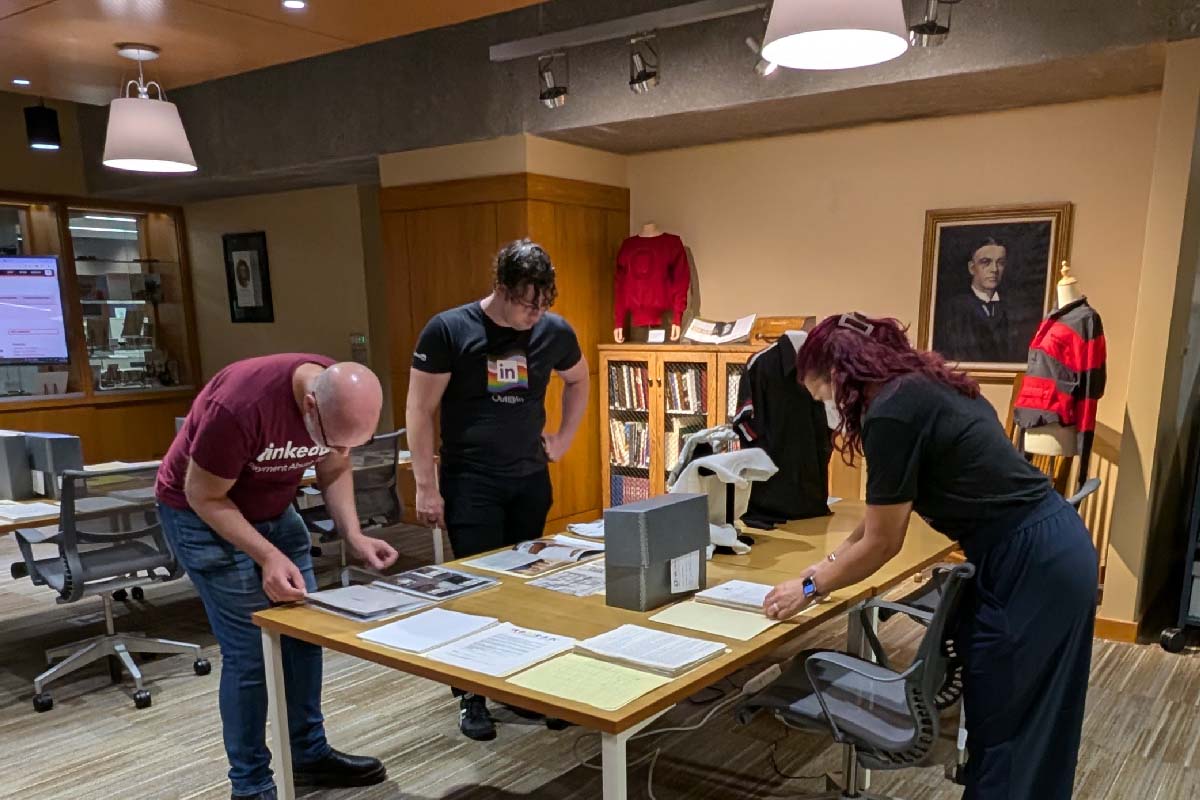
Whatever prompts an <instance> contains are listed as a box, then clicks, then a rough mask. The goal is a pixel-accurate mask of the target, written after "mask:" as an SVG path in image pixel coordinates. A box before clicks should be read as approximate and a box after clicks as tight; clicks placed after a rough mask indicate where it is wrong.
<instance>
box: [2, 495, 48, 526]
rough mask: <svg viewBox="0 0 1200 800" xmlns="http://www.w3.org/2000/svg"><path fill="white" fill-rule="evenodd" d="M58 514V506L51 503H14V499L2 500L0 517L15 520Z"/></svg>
mask: <svg viewBox="0 0 1200 800" xmlns="http://www.w3.org/2000/svg"><path fill="white" fill-rule="evenodd" d="M57 516H58V506H57V505H54V504H51V503H14V502H13V501H12V500H0V517H3V518H4V519H9V520H12V521H13V522H20V521H22V520H27V519H42V518H45V517H57Z"/></svg>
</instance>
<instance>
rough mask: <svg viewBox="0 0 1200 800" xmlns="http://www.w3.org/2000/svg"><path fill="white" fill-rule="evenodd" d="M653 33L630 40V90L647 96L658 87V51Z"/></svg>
mask: <svg viewBox="0 0 1200 800" xmlns="http://www.w3.org/2000/svg"><path fill="white" fill-rule="evenodd" d="M655 39H656V36H655V34H653V33H643V34H639V35H638V36H634V37H633V38H632V39H630V40H629V89H630V90H631V91H632V92H633V93H634V94H645V93H646V92H648V91H650V90H651V89H653V88H654V87H655V86H658V81H659V74H658V50H657V49H656V48H655V46H654V41H655Z"/></svg>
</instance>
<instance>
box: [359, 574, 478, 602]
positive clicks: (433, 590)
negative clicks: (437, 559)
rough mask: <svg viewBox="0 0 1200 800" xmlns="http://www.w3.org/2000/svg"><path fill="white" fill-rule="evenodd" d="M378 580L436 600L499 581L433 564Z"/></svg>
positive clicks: (455, 595) (427, 598) (462, 593)
mask: <svg viewBox="0 0 1200 800" xmlns="http://www.w3.org/2000/svg"><path fill="white" fill-rule="evenodd" d="M380 581H381V582H383V583H386V584H388V585H390V586H393V587H395V588H397V589H399V590H400V591H402V592H408V593H409V594H411V595H416V596H417V597H422V598H424V599H426V600H432V601H433V602H435V603H438V602H441V601H442V600H451V599H453V598H455V597H462V596H463V595H465V594H471V593H472V592H478V591H479V590H481V589H489V588H491V587H493V586H495V585H497V584H498V583H499V581H497V580H495V579H493V578H485V577H483V576H482V575H472V574H471V573H469V572H460V571H459V570H456V569H449V568H448V567H439V566H436V565H433V566H428V567H419V568H417V569H410V570H409V571H408V572H401V573H399V574H397V575H392V576H390V577H387V578H381V579H380Z"/></svg>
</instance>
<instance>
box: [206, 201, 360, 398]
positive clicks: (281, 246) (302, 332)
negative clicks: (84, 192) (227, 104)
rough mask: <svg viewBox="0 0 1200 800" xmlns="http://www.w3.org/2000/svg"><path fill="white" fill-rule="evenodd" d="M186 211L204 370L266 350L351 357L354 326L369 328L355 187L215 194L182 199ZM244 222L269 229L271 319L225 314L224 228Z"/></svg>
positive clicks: (236, 229) (237, 228) (245, 227)
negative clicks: (236, 320)
mask: <svg viewBox="0 0 1200 800" xmlns="http://www.w3.org/2000/svg"><path fill="white" fill-rule="evenodd" d="M369 212H370V213H373V214H378V210H377V209H375V208H372V209H369ZM184 216H185V218H186V220H187V233H188V246H189V252H190V256H191V265H192V285H193V290H194V294H195V298H196V328H197V334H198V337H199V340H200V362H201V368H202V371H203V374H204V378H205V379H206V380H207V379H208V378H209V377H211V376H212V374H213V373H214V372H216V371H217V370H219V369H220V368H221V367H223V366H225V365H226V364H229V363H230V362H232V361H236V360H238V359H242V358H249V357H250V356H256V355H263V354H265V353H278V352H314V353H323V354H325V355H328V356H331V357H333V358H338V359H349V358H350V334H351V333H368V320H367V294H366V282H365V281H366V279H365V275H364V256H363V225H362V210H361V208H360V205H359V194H358V188H357V187H355V186H336V187H331V188H323V189H306V190H303V191H296V192H284V193H282V194H269V195H254V196H249V197H235V198H230V199H225V200H213V201H209V202H204V203H196V204H194V205H190V206H186V207H185V208H184ZM247 231H266V234H267V255H268V260H269V262H270V270H271V273H270V274H271V293H272V295H273V298H274V307H275V322H274V323H240V324H233V323H232V322H230V320H229V294H228V291H227V289H226V285H225V263H224V254H223V249H222V243H221V236H222V234H225V233H243V232H247Z"/></svg>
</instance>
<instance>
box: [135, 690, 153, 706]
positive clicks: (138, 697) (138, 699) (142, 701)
mask: <svg viewBox="0 0 1200 800" xmlns="http://www.w3.org/2000/svg"><path fill="white" fill-rule="evenodd" d="M133 704H134V705H135V706H137V707H138V708H149V707H150V693H149V692H147V691H146V690H145V689H139V690H138V691H136V692H134V693H133Z"/></svg>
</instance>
